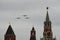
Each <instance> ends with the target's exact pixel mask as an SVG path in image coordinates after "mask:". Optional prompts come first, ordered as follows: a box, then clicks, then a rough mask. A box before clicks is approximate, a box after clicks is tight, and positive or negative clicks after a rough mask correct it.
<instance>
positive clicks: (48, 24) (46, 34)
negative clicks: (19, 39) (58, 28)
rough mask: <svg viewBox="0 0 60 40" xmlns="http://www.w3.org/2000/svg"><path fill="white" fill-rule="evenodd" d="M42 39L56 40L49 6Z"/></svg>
mask: <svg viewBox="0 0 60 40" xmlns="http://www.w3.org/2000/svg"><path fill="white" fill-rule="evenodd" d="M41 40H56V39H55V38H53V32H52V29H51V21H50V19H49V15H48V7H47V14H46V20H45V22H44V32H43V38H41Z"/></svg>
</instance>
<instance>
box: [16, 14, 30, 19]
mask: <svg viewBox="0 0 60 40" xmlns="http://www.w3.org/2000/svg"><path fill="white" fill-rule="evenodd" d="M23 16H24V17H25V19H29V17H28V15H23ZM16 19H21V18H20V17H17V18H16Z"/></svg>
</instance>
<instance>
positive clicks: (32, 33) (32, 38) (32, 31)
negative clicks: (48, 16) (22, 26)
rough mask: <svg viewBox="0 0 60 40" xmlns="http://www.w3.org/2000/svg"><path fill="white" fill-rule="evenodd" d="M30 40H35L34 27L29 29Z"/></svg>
mask: <svg viewBox="0 0 60 40" xmlns="http://www.w3.org/2000/svg"><path fill="white" fill-rule="evenodd" d="M30 40H36V31H35V29H34V27H33V28H32V30H31V34H30Z"/></svg>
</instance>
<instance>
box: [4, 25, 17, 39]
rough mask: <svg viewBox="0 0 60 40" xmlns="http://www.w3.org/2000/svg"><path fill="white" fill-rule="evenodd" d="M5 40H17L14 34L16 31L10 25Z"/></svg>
mask: <svg viewBox="0 0 60 40" xmlns="http://www.w3.org/2000/svg"><path fill="white" fill-rule="evenodd" d="M4 40H16V36H15V34H14V31H13V29H12V27H11V25H9V27H8V29H7V32H6V34H5V35H4Z"/></svg>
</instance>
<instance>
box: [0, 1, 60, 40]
mask: <svg viewBox="0 0 60 40" xmlns="http://www.w3.org/2000/svg"><path fill="white" fill-rule="evenodd" d="M47 6H48V7H49V10H48V11H49V16H50V20H51V21H52V30H53V34H54V37H55V36H56V37H57V40H60V31H59V30H60V18H59V17H60V0H0V40H4V34H5V33H6V30H7V28H8V25H9V21H10V22H11V25H12V28H13V30H14V32H15V34H16V40H29V38H30V30H31V28H32V27H33V25H34V27H35V29H36V32H37V33H36V36H37V40H40V38H41V37H42V36H43V35H42V33H43V27H44V24H43V22H44V21H45V17H46V11H47V10H46V7H47ZM24 14H26V15H28V17H30V19H27V20H26V19H24V18H25V17H23V16H22V15H24ZM16 17H20V18H21V19H19V20H16Z"/></svg>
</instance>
